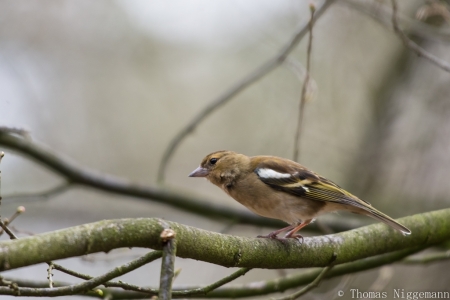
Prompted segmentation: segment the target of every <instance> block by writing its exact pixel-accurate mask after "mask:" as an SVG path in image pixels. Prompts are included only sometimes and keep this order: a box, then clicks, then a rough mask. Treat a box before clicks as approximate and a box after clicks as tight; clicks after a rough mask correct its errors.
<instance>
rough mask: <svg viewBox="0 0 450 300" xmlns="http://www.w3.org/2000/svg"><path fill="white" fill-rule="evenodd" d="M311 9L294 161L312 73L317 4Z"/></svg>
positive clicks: (311, 5) (296, 159) (296, 155)
mask: <svg viewBox="0 0 450 300" xmlns="http://www.w3.org/2000/svg"><path fill="white" fill-rule="evenodd" d="M309 10H310V12H311V17H310V19H309V23H308V29H309V39H308V50H307V52H306V74H305V78H304V80H303V86H302V93H301V96H300V107H299V112H298V119H297V130H296V132H295V139H294V158H293V160H294V161H298V160H299V149H300V145H299V144H300V135H301V132H302V124H303V116H304V113H305V103H306V90H307V87H308V85H309V77H310V73H311V49H312V38H313V31H312V30H313V24H314V12H315V10H316V8H315V6H314V5H313V4H310V5H309Z"/></svg>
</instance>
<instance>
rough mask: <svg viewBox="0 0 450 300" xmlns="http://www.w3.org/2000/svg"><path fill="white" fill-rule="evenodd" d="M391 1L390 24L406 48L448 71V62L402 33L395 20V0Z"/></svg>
mask: <svg viewBox="0 0 450 300" xmlns="http://www.w3.org/2000/svg"><path fill="white" fill-rule="evenodd" d="M391 2H392V25H393V27H394V31H395V33H396V34H397V35H398V36H399V37H400V39H401V40H402V42H403V44H404V45H405V46H406V47H407V48H409V49H411V50H412V51H414V52H416V54H417V55H419V56H422V57H424V58H426V59H427V60H428V61H430V62H431V63H433V64H434V65H436V66H438V67H439V68H441V69H442V70H444V71H446V72H450V64H448V63H447V62H446V61H444V60H442V59H440V58H439V57H437V56H434V55H433V54H431V53H429V52H428V51H426V50H425V49H423V48H422V47H420V46H419V45H418V44H416V43H414V42H413V41H412V40H410V39H409V38H408V37H407V36H406V34H404V33H403V31H402V30H401V29H400V27H399V25H398V21H397V10H398V7H397V1H396V0H391Z"/></svg>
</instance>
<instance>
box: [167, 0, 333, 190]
mask: <svg viewBox="0 0 450 300" xmlns="http://www.w3.org/2000/svg"><path fill="white" fill-rule="evenodd" d="M333 2H334V0H325V1H324V2H323V3H322V5H321V6H319V7H318V8H317V12H316V14H315V18H314V20H313V22H315V21H316V20H317V19H318V18H320V16H321V15H322V14H323V13H324V12H325V11H326V9H327V8H328V7H329V6H330V5H331V4H332V3H333ZM308 23H309V22H308ZM308 23H307V24H302V25H301V26H300V28H299V29H298V30H297V32H296V33H295V34H294V36H293V37H292V39H291V40H290V41H289V42H288V43H287V44H286V45H285V46H284V47H283V49H281V50H280V52H279V53H277V54H276V55H275V57H273V58H272V59H270V60H269V61H267V62H266V63H264V64H263V65H262V66H260V67H259V68H257V69H256V70H254V71H253V72H251V73H250V74H248V75H247V76H245V77H244V78H242V79H241V80H240V81H238V82H237V83H236V84H235V85H233V86H232V87H231V88H229V89H228V90H226V91H225V92H224V93H223V94H222V95H220V96H219V97H218V98H216V99H214V100H213V101H212V102H211V103H210V104H208V105H207V106H206V107H205V108H204V109H203V110H202V111H201V112H200V113H199V114H198V115H197V116H195V117H194V118H193V119H192V120H191V121H190V122H189V124H188V125H187V126H186V127H184V128H183V129H182V130H181V131H180V132H179V133H178V134H177V135H176V136H175V137H174V138H173V139H172V141H171V142H170V143H169V146H168V147H167V149H166V151H165V152H164V155H163V158H162V159H161V164H160V165H159V169H158V181H160V182H163V181H164V177H165V171H166V167H167V164H168V163H169V160H170V159H171V157H172V155H173V153H174V152H175V150H176V149H177V148H178V146H179V145H180V143H181V142H182V141H183V140H184V139H185V138H186V136H187V135H188V134H190V133H191V132H192V131H193V130H194V129H195V128H196V127H197V125H198V124H199V123H200V122H202V121H203V120H204V119H205V118H206V117H207V116H209V115H210V114H211V113H212V112H213V111H215V110H216V109H217V108H219V107H220V106H222V105H224V104H225V103H227V102H228V101H229V100H231V99H232V98H233V97H234V96H236V95H237V94H239V93H240V92H242V91H243V90H244V89H246V88H247V87H249V86H250V85H252V84H253V83H255V82H257V81H258V80H259V79H260V78H262V77H264V76H265V75H266V74H268V73H269V72H270V71H272V70H273V69H275V68H276V67H278V66H279V65H281V64H282V63H283V62H284V61H285V59H286V57H287V56H288V55H289V53H291V51H292V50H294V48H295V47H296V46H297V44H298V43H299V42H300V41H301V39H302V38H303V37H304V36H305V34H306V33H307V32H308Z"/></svg>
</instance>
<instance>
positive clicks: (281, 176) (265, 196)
mask: <svg viewBox="0 0 450 300" xmlns="http://www.w3.org/2000/svg"><path fill="white" fill-rule="evenodd" d="M189 177H205V178H206V179H208V180H209V181H211V182H212V183H213V184H215V185H217V186H218V187H220V188H221V189H222V190H224V191H225V192H226V193H227V194H228V195H230V196H231V197H232V198H234V199H235V200H236V201H238V202H239V203H241V204H243V205H244V206H246V207H247V208H248V209H250V210H251V211H253V212H255V213H257V214H259V215H261V216H264V217H268V218H273V219H280V220H283V221H285V222H287V223H289V224H291V225H289V226H287V227H285V228H282V229H279V230H276V231H273V232H271V233H269V234H268V235H265V236H258V237H264V238H272V239H279V240H282V239H283V238H279V237H278V234H279V233H281V232H283V231H287V233H286V235H285V236H284V238H296V239H300V238H302V236H301V235H299V234H297V231H299V230H300V229H302V228H303V227H305V226H306V225H308V224H309V223H311V222H312V221H313V220H314V218H315V217H317V216H319V215H322V214H325V213H329V212H333V211H338V210H344V211H349V212H352V213H357V214H361V215H366V216H369V217H372V218H374V219H377V220H379V221H381V222H383V223H385V224H387V225H389V226H391V227H392V228H394V229H397V230H399V231H400V232H402V233H403V234H405V235H406V234H410V233H411V231H410V230H409V229H408V228H406V227H405V226H403V225H401V224H400V223H398V222H396V221H395V220H393V219H392V218H390V217H389V216H387V215H385V214H383V213H382V212H380V211H379V210H377V209H375V208H373V207H372V206H371V205H370V204H369V203H368V202H365V201H363V200H361V199H359V198H358V197H356V196H354V195H352V194H350V193H349V192H347V191H345V190H344V189H342V188H341V187H339V186H338V185H337V184H335V183H333V182H331V181H330V180H328V179H326V178H324V177H322V176H320V175H318V174H316V173H314V172H313V171H311V170H309V169H307V168H306V167H304V166H302V165H300V164H298V163H296V162H294V161H292V160H289V159H285V158H280V157H275V156H253V157H248V156H246V155H243V154H239V153H236V152H233V151H217V152H213V153H211V154H209V155H207V156H206V157H205V158H204V159H203V160H202V162H201V164H200V166H199V167H198V168H197V169H195V170H194V171H193V172H192V173H191V174H189Z"/></svg>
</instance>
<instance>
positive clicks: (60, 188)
mask: <svg viewBox="0 0 450 300" xmlns="http://www.w3.org/2000/svg"><path fill="white" fill-rule="evenodd" d="M71 185H72V183H71V182H64V183H62V184H59V185H57V186H55V187H52V188H50V189H48V190H46V191H42V192H37V193H24V194H13V195H6V196H5V197H3V200H7V201H9V200H16V199H21V200H25V201H26V200H35V201H36V200H39V199H42V200H47V199H49V198H51V197H54V196H57V195H59V194H61V193H63V192H65V191H67V190H68V189H69V188H70V186H71Z"/></svg>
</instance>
